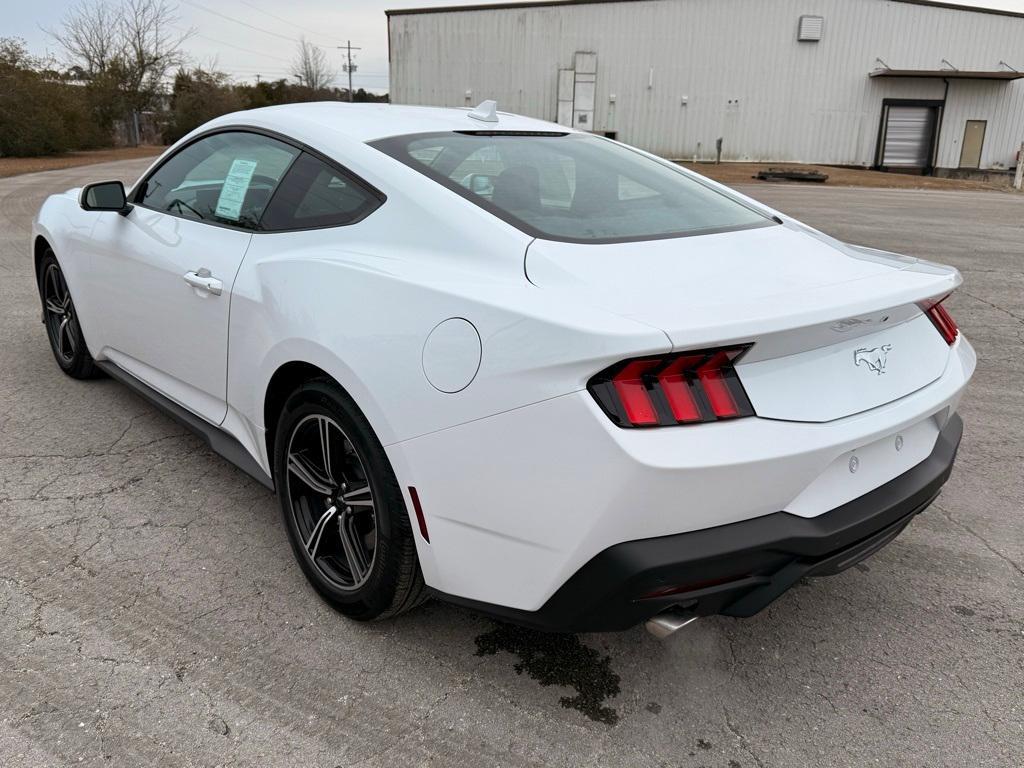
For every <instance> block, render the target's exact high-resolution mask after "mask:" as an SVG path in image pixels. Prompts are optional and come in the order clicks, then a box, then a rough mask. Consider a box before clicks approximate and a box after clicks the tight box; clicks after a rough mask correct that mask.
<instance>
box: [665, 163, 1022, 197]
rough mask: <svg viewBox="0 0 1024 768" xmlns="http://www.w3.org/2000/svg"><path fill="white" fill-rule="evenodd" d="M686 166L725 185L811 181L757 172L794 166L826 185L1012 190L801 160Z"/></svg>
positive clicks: (989, 184) (984, 183)
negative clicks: (760, 176) (765, 176)
mask: <svg viewBox="0 0 1024 768" xmlns="http://www.w3.org/2000/svg"><path fill="white" fill-rule="evenodd" d="M679 164H680V165H681V166H683V167H684V168H689V169H690V170H692V171H696V172H697V173H699V174H701V175H703V176H707V177H708V178H709V179H714V180H715V181H720V182H722V183H723V184H729V185H733V184H805V185H806V186H819V185H818V184H817V183H815V184H809V183H807V182H799V181H795V182H794V181H760V180H758V179H757V178H756V177H757V173H758V171H765V170H768V169H769V168H794V169H799V170H801V171H820V172H822V173H824V174H827V175H828V181H826V182H825V183H824V185H823V186H827V187H876V188H880V189H945V190H958V189H959V190H965V189H966V190H971V189H985V190H993V189H997V190H1000V191H1003V192H1008V191H1012V190H1011V188H1010V187H1008V186H1007V185H1006V184H1000V183H998V182H994V181H969V180H967V179H940V178H937V177H935V176H913V175H910V174H907V173H882V172H881V171H869V170H867V169H864V168H840V167H838V166H831V165H800V164H799V163H720V164H719V165H715V164H714V163H679Z"/></svg>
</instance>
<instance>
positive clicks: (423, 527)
mask: <svg viewBox="0 0 1024 768" xmlns="http://www.w3.org/2000/svg"><path fill="white" fill-rule="evenodd" d="M409 498H411V499H412V508H413V511H414V512H415V513H416V522H418V523H419V524H420V536H422V537H423V540H424V541H425V542H427V543H428V544H429V543H430V535H429V534H428V533H427V520H426V518H425V517H423V506H422V505H421V504H420V495H419V493H417V492H416V489H415V488H413V487H412V486H411V485H410V486H409Z"/></svg>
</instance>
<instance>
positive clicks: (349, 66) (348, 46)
mask: <svg viewBox="0 0 1024 768" xmlns="http://www.w3.org/2000/svg"><path fill="white" fill-rule="evenodd" d="M337 47H338V50H340V51H345V52H346V54H347V59H348V60H347V61H346V62H345V63H344V64H342V65H341V68H342V69H343V70H344V71H345V72H348V100H349V101H352V73H353V72H355V71H356V70H357V69H359V66H358V65H357V64H353V63H352V51H361V50H363V49H362V48H356V47H355V46H353V45H352V41H351V40H346V41H345V45H339V46H337Z"/></svg>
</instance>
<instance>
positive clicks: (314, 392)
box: [274, 378, 427, 621]
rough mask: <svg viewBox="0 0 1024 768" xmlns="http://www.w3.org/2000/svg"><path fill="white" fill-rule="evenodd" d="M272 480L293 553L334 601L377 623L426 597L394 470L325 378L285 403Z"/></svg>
mask: <svg viewBox="0 0 1024 768" xmlns="http://www.w3.org/2000/svg"><path fill="white" fill-rule="evenodd" d="M325 435H326V437H325ZM324 445H327V449H326V455H327V457H328V458H327V460H324V458H323V457H324V455H325V450H324ZM274 480H275V484H276V487H277V496H278V501H279V502H280V505H281V515H282V517H283V519H284V524H285V528H286V529H287V531H288V539H289V540H290V542H291V545H292V549H293V551H294V552H295V557H296V559H297V560H298V561H299V565H300V566H301V567H302V570H303V573H305V574H306V578H307V579H309V581H310V583H311V584H312V585H313V587H314V588H315V589H316V590H317V592H319V593H320V595H321V596H322V597H323V598H324V599H325V600H326V601H327V602H328V603H329V604H330V605H331V606H333V607H334V608H335V609H337V610H338V611H339V612H341V613H342V614H344V615H345V616H348V617H349V618H352V619H357V620H359V621H374V620H382V619H387V618H390V617H392V616H397V615H398V614H400V613H404V612H405V611H408V610H410V609H412V608H414V607H416V606H417V605H419V604H420V603H422V602H423V601H424V600H425V599H426V597H427V592H426V588H425V586H424V584H423V575H422V573H421V571H420V566H419V559H418V558H417V556H416V543H415V540H414V539H413V535H414V534H413V531H412V526H411V523H410V520H409V513H408V510H407V509H406V506H405V499H404V498H403V496H402V492H401V489H400V488H399V486H398V481H397V479H396V478H395V473H394V471H393V470H392V469H391V464H390V462H389V461H388V458H387V455H386V454H385V453H384V449H383V447H381V444H380V441H379V440H378V439H377V436H376V435H375V434H374V433H373V430H372V429H371V428H370V424H369V423H368V422H367V421H366V418H365V417H364V416H363V414H362V413H361V412H360V410H359V408H358V407H357V406H356V404H355V403H354V402H353V401H352V399H351V398H350V397H349V396H348V395H347V394H346V393H345V392H344V391H343V390H342V389H341V388H340V387H339V386H338V385H337V384H335V383H334V382H333V381H331V380H330V379H327V378H317V379H312V380H310V381H308V382H306V383H305V384H303V385H302V386H301V387H300V388H299V389H297V390H296V391H295V392H293V393H292V394H291V396H290V397H289V398H288V400H287V401H286V402H285V405H284V408H283V410H282V412H281V417H280V419H279V420H278V428H277V432H276V436H275V441H274Z"/></svg>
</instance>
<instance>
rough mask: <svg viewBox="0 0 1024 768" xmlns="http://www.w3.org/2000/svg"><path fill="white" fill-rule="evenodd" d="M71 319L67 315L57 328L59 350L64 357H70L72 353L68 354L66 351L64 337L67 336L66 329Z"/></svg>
mask: <svg viewBox="0 0 1024 768" xmlns="http://www.w3.org/2000/svg"><path fill="white" fill-rule="evenodd" d="M69 319H70V318H67V317H65V318H64V319H63V320H62V321H61V323H60V327H59V328H58V329H57V351H58V352H60V354H61V356H62V357H70V355H67V354H65V352H64V338H65V335H66V334H65V331H66V329H67V327H68V320H69ZM71 354H74V352H72V353H71Z"/></svg>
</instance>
